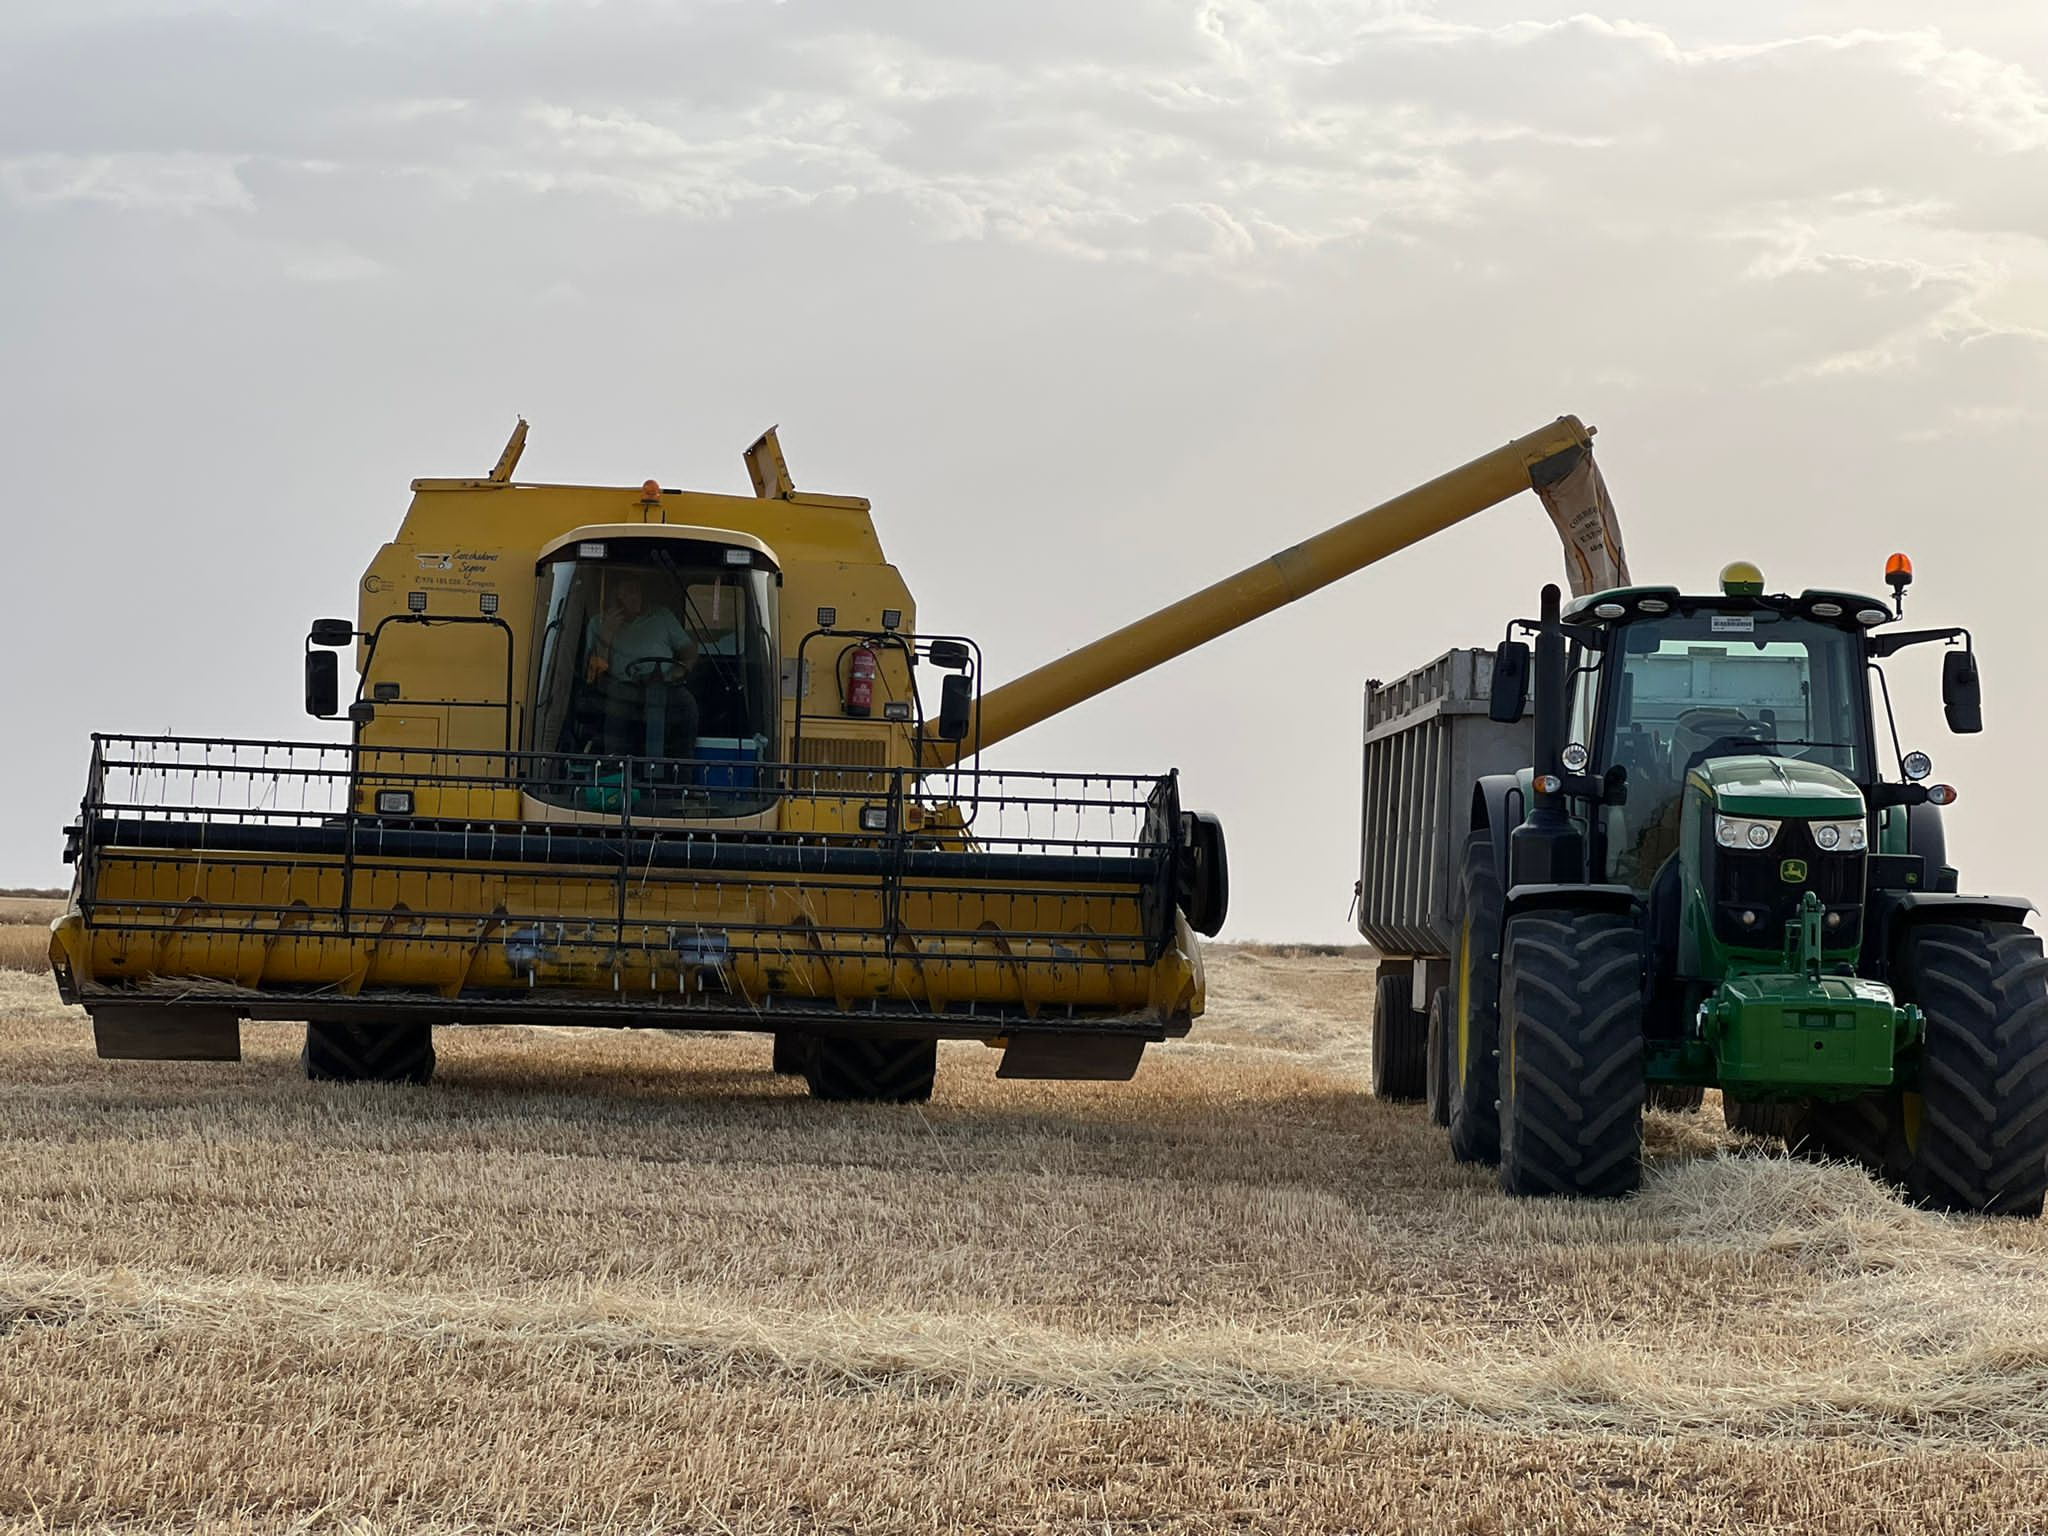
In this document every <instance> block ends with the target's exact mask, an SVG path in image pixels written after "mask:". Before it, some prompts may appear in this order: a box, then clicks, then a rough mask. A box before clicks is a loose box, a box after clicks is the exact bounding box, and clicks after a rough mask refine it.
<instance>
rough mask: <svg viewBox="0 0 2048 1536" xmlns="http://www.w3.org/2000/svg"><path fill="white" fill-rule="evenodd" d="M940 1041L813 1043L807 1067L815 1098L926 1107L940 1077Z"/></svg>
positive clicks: (833, 1041)
mask: <svg viewBox="0 0 2048 1536" xmlns="http://www.w3.org/2000/svg"><path fill="white" fill-rule="evenodd" d="M938 1070H939V1043H938V1042H937V1041H936V1040H835V1039H830V1038H820V1039H816V1040H813V1041H812V1042H811V1048H810V1050H809V1051H808V1052H807V1053H806V1056H805V1059H804V1065H803V1075H804V1080H805V1081H806V1082H807V1083H808V1084H809V1085H810V1089H811V1097H812V1098H814V1099H832V1100H838V1101H867V1102H871V1103H881V1104H922V1103H924V1102H925V1101H926V1100H927V1099H929V1098H930V1097H931V1096H932V1084H933V1081H934V1080H935V1079H936V1078H937V1076H938Z"/></svg>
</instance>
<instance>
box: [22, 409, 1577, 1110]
mask: <svg viewBox="0 0 2048 1536" xmlns="http://www.w3.org/2000/svg"><path fill="white" fill-rule="evenodd" d="M525 431H526V428H525V424H524V423H523V422H522V423H521V424H520V426H519V428H518V430H517V431H515V433H514V434H513V437H512V440H511V442H510V443H508V444H507V446H506V450H505V452H504V454H503V456H502V457H501V458H500V459H499V462H498V465H497V467H496V469H495V470H493V472H492V473H491V474H490V475H489V476H487V477H485V478H482V479H474V480H418V481H415V482H414V483H413V492H414V495H413V501H412V506H411V509H410V511H409V512H408V513H407V515H406V518H405V521H404V524H403V526H402V527H401V529H400V531H399V534H398V537H397V539H396V540H395V541H394V542H393V543H390V544H387V545H386V546H385V547H384V548H383V549H382V550H381V551H380V552H379V554H378V555H377V557H376V558H375V560H373V561H372V562H371V564H370V568H369V570H368V571H367V573H366V574H365V575H364V577H363V579H362V583H361V597H360V605H359V611H358V614H357V617H356V618H355V619H353V620H347V619H323V620H320V621H318V622H316V623H315V624H314V625H313V626H312V630H311V633H310V635H309V636H308V641H307V652H306V706H307V709H308V710H309V712H310V713H312V714H313V715H315V716H318V717H320V718H323V719H337V720H345V721H346V722H347V724H348V727H349V731H350V740H349V741H348V742H347V743H346V744H308V743H294V742H271V741H253V740H198V739H185V738H169V739H166V738H141V737H130V736H100V737H96V738H95V739H94V744H93V753H92V763H91V770H90V777H89V780H88V784H87V789H86V794H85V799H84V805H83V810H82V814H81V817H80V820H79V822H78V824H77V825H76V826H75V827H73V828H72V829H70V833H71V843H70V850H69V857H70V858H72V859H73V860H74V861H75V862H76V865H77V880H76V886H75V895H74V900H73V904H72V907H71V909H70V911H69V912H68V913H67V914H66V915H65V916H64V917H63V918H61V919H59V921H58V923H57V924H56V926H55V930H54V934H53V940H52V946H51V950H52V959H53V963H54V966H55V969H56V974H57V978H58V984H59V986H60V988H61V989H62V991H63V993H64V995H65V997H67V998H68V999H70V1000H72V1001H75V1002H80V1003H83V1004H84V1005H85V1007H86V1008H87V1009H88V1010H89V1011H90V1012H91V1014H92V1017H93V1022H94V1029H95V1034H96V1038H97V1042H98V1046H99V1050H100V1053H101V1054H102V1055H104V1056H110V1057H139V1058H155V1059H233V1058H235V1057H237V1056H238V1055H239V1051H240V1031H239V1026H240V1021H241V1020H243V1019H303V1020H305V1021H307V1031H306V1055H305V1059H306V1067H307V1070H308V1072H309V1074H310V1075H312V1076H313V1077H316V1078H323V1079H331V1080H380V1081H414V1082H423V1081H425V1080H426V1079H427V1078H428V1077H429V1076H430V1075H431V1073H432V1070H433V1065H434V1052H433V1035H432V1031H433V1028H434V1027H435V1026H437V1025H453V1024H462V1023H512V1022H525V1023H543V1024H555V1025H563V1024H574V1025H625V1026H642V1027H657V1028H666V1029H720V1030H730V1029H745V1030H757V1031H763V1032H767V1033H770V1034H772V1035H773V1036H774V1037H775V1060H776V1065H777V1067H778V1069H780V1070H784V1071H788V1072H795V1073H801V1074H802V1075H803V1076H804V1077H805V1078H806V1079H807V1080H808V1083H809V1086H810V1088H811V1091H812V1093H813V1094H814V1095H816V1096H819V1097H823V1098H862V1099H893V1100H912V1099H920V1098H923V1097H926V1096H927V1095H928V1094H929V1093H930V1092H931V1087H932V1076H933V1067H934V1062H935V1043H936V1041H938V1040H939V1039H941V1038H969V1039H980V1040H985V1041H987V1042H989V1043H990V1044H992V1045H997V1046H1000V1047H1002V1048H1003V1052H1004V1054H1003V1059H1002V1064H1001V1067H1000V1071H1001V1073H1002V1074H1003V1075H1006V1076H1011V1077H1094V1078H1123V1077H1128V1076H1129V1075H1130V1074H1131V1073H1132V1072H1133V1071H1134V1070H1135V1069H1136V1067H1137V1064H1138V1061H1139V1058H1140V1056H1141V1054H1142V1052H1143V1050H1144V1047H1145V1045H1146V1044H1147V1043H1148V1042H1151V1041H1156V1040H1163V1039H1166V1038H1168V1037H1171V1036H1176V1035H1181V1034H1184V1033H1186V1031H1187V1029H1188V1027H1189V1025H1190V1023H1191V1021H1192V1020H1193V1019H1194V1018H1195V1016H1196V1015H1198V1014H1199V1013H1200V1012H1201V1010H1202V1002H1203V993H1202V967H1201V959H1200V954H1199V949H1198V946H1197V943H1196V940H1195V938H1194V934H1195V933H1204V934H1213V933H1215V932H1216V931H1217V930H1218V929H1219V928H1220V926H1221V925H1222V922H1223V918H1224V913H1225V908H1226V904H1227V894H1228V878H1227V872H1226V866H1225V856H1224V844H1223V834H1222V829H1221V827H1220V826H1219V825H1218V823H1217V822H1216V820H1215V818H1213V817H1210V816H1205V815H1201V814H1198V813H1195V812H1191V811H1188V810H1185V809H1183V807H1182V804H1181V794H1180V785H1179V781H1178V779H1177V777H1176V775H1175V774H1173V773H1164V774H1151V775H1137V776H1132V775H1105V774H1100V773H1090V774H1085V775H1082V774H1052V773H1028V772H1009V771H1004V772H997V771H993V770H988V769H984V768H982V767H981V766H980V760H979V755H978V754H979V752H980V750H981V749H982V748H983V747H986V746H989V745H992V744H993V743H995V742H997V741H999V740H1002V739H1004V738H1005V737H1008V736H1010V735H1013V734H1015V733H1016V732H1017V731H1020V730H1023V729H1025V728H1026V727H1028V726H1029V725H1031V724H1033V723H1035V722H1036V721H1039V720H1042V719H1044V718H1046V717H1047V716H1049V715H1051V714H1054V713H1057V712H1058V711H1060V710H1063V709H1065V708H1068V707H1070V706H1071V705H1073V704H1075V703H1078V702H1080V701H1082V700H1084V699H1087V698H1089V697H1092V696H1093V695H1095V694H1097V693H1100V692H1102V691H1103V690H1104V689H1107V688H1110V687H1113V686H1115V685H1116V684H1117V683H1119V682H1122V681H1124V680H1125V679H1127V678H1130V677H1132V676H1135V675H1136V674H1138V673H1140V672H1142V671H1144V670H1146V669H1147V668H1149V667H1152V666H1155V665H1157V664H1158V663H1159V662H1161V661H1164V660H1167V659H1168V658H1170V657H1172V656H1175V655H1178V654H1181V653H1183V652H1185V651H1187V650H1190V649H1192V648H1193V647H1195V646H1197V645H1200V644H1202V643H1204V642H1205V641H1207V640H1209V639H1212V638H1214V637H1215V636H1217V635H1220V634H1223V633H1225V632H1226V631H1228V630H1230V629H1233V628H1235V627H1237V626H1238V625H1240V624H1243V623H1246V622H1248V621H1249V620H1251V619H1253V618H1256V617H1258V616H1259V615H1261V614H1263V613H1267V612H1270V611H1271V610H1273V609H1274V608H1277V607H1279V606H1281V605H1282V604H1284V603H1288V602H1291V601H1293V600H1295V599H1297V598H1299V597H1302V596H1305V595H1306V594H1308V593H1309V592H1312V591H1315V590H1317V589H1318V588H1320V587H1322V586H1324V585H1327V584H1328V583H1329V582H1332V581H1335V580H1337V579H1338V578H1339V577H1341V576H1344V575H1346V574H1348V573H1349V572H1351V571H1355V570H1357V569H1359V568H1360V567H1362V566H1364V565H1367V564H1370V563H1371V562H1372V561H1374V560H1377V559H1379V558H1381V557H1382V556H1384V555H1387V554H1390V553H1392V552H1394V551H1395V550H1398V549H1400V548H1403V547H1405V546H1406V545H1408V544H1410V543H1413V542H1415V541H1416V540H1418V539H1421V538H1424V537H1427V536H1428V535H1429V534H1431V533H1433V532H1435V531H1437V530H1439V529H1441V528H1443V527H1446V526H1448V525H1450V524H1452V523H1454V522H1457V521H1459V520H1461V519H1462V518H1465V517H1467V516H1470V515H1472V514H1473V513H1475V512H1478V511H1480V510H1482V509H1483V508H1485V507H1487V506H1491V505H1493V504H1494V503H1496V502H1498V501H1501V500H1504V499H1506V498H1507V497H1509V496H1511V495H1513V494H1515V493H1516V492H1517V491H1520V490H1524V489H1528V488H1530V487H1531V486H1532V484H1533V485H1535V486H1536V488H1537V489H1538V490H1539V491H1541V492H1542V493H1543V494H1544V495H1545V497H1546V500H1547V501H1549V502H1550V504H1551V507H1552V510H1553V513H1554V515H1556V516H1557V517H1558V518H1559V525H1560V528H1561V529H1563V530H1564V531H1565V534H1566V538H1567V546H1568V549H1571V550H1573V551H1574V552H1575V553H1576V555H1577V557H1578V558H1579V559H1581V560H1583V559H1585V558H1587V552H1588V551H1589V550H1590V551H1593V552H1594V553H1596V554H1597V553H1598V552H1599V551H1600V550H1601V548H1602V547H1603V545H1604V544H1607V543H1611V542H1612V535H1611V519H1608V518H1606V517H1605V516H1604V515H1603V513H1604V496H1603V495H1602V494H1601V493H1600V489H1599V485H1598V478H1597V473H1596V472H1595V471H1594V470H1593V467H1592V462H1591V457H1590V453H1589V442H1590V433H1589V432H1588V431H1587V429H1585V428H1583V427H1582V426H1580V425H1579V423H1578V422H1577V421H1576V420H1574V419H1572V418H1569V417H1566V418H1562V419H1561V420H1559V421H1558V422H1557V423H1555V424H1554V425H1552V426H1550V427H1547V428H1545V429H1543V430H1542V431H1540V432H1537V433H1534V434H1531V435H1530V436H1528V437H1525V438H1522V439H1520V440H1518V441H1516V442H1514V443H1510V444H1508V445H1507V446H1506V447H1504V448H1502V449H1499V450H1497V451H1495V452H1493V453H1491V454H1488V455H1486V456H1485V457H1483V458H1481V459H1478V460H1475V461H1473V462H1472V463H1471V464H1468V465H1465V466H1464V467H1462V468H1461V469H1458V470H1454V471H1452V472H1451V473H1450V474H1448V475H1445V476H1443V477H1441V478H1440V479H1438V480H1435V481H1432V482H1430V483H1429V484H1428V485H1425V486H1423V487H1421V488H1419V489H1417V490H1415V491H1411V492H1409V493H1407V494H1406V495H1403V496H1400V497H1397V498H1395V499H1394V500H1393V501H1390V502H1388V503H1386V504H1384V505H1383V506H1381V507H1378V508H1375V509H1373V510H1372V511H1369V512H1366V513H1362V514H1360V515H1359V516H1357V517H1355V518H1352V519H1350V520H1349V521H1347V522H1345V523H1343V524H1340V525H1339V526H1337V527H1335V528H1333V529H1331V530H1329V531H1328V532H1326V533H1323V534H1321V535H1319V536H1317V537H1316V538H1314V539H1311V540H1309V541H1308V542H1306V543H1303V544H1300V545H1297V546H1295V547H1293V548H1291V549H1288V550H1285V551H1283V552H1282V553H1280V554H1279V555H1276V556H1274V557H1273V558H1272V559H1271V560H1267V561H1264V562H1261V563H1260V564H1259V565H1257V566H1254V567H1252V568H1251V569H1249V570H1247V571H1244V572H1241V573H1240V574H1238V575H1236V576H1233V577H1231V578H1229V579H1227V580H1225V581H1223V582H1220V583H1218V584H1217V585H1215V586H1213V587H1210V588H1208V589H1206V590H1205V591H1203V592H1200V593H1197V594H1195V595H1194V596H1192V597H1189V598H1187V599H1184V600H1183V601H1181V602H1179V603H1175V604H1173V605H1171V606H1170V607H1168V608H1166V609H1163V610H1161V611H1160V612H1159V613H1157V614H1154V615H1152V616H1151V617H1150V618H1147V619H1144V620H1141V621H1140V622H1138V623H1136V624H1133V625H1131V626H1129V627H1128V628H1126V629H1123V630H1120V631H1118V632H1117V633H1115V634H1113V635H1110V636H1108V637H1106V638H1104V639H1102V640H1098V641H1096V642H1094V643H1093V644H1091V645H1088V646H1084V647H1082V648H1081V649H1080V650H1077V651H1074V652H1072V653H1070V654H1069V655H1067V656H1065V657H1063V658H1061V659H1060V660H1058V661H1055V662H1053V663H1051V664H1049V665H1047V666H1045V667H1043V668H1041V669H1039V670H1038V671H1036V672H1033V673H1030V674H1027V675H1026V676H1024V677H1022V678H1019V679H1018V680H1016V681H1014V682H1012V683H1010V684H1008V685H1007V686H1004V687H1001V688H996V689H993V690H990V691H988V692H987V693H985V694H984V693H983V692H982V689H981V678H982V670H983V669H982V659H981V653H980V651H979V648H978V647H977V646H976V645H975V643H974V642H973V641H972V640H971V639H969V638H967V637H964V636H955V635H936V634H930V633H926V632H923V631H921V630H920V629H919V628H918V625H917V614H916V609H915V606H914V604H913V603H912V600H911V596H910V593H909V591H908V589H907V588H906V587H905V585H904V583H903V580H902V578H901V577H900V576H899V575H898V573H897V571H896V569H895V567H894V566H892V565H890V564H889V563H887V561H886V560H885V559H884V558H883V553H882V548H881V545H880V543H879V541H878V539H877V537H876V534H875V528H874V523H873V521H872V519H871V517H870V516H869V511H868V503H867V502H865V501H863V500H860V499H857V498H853V497H844V496H821V495H816V494H812V493H809V492H804V491H799V490H797V489H796V487H795V486H794V484H793V483H792V481H791V479H790V475H789V471H788V468H787V466H786V464H785V463H784V460H783V457H782V453H781V449H780V447H779V445H778V444H777V442H776V439H775V435H774V433H772V432H770V433H768V434H766V435H764V436H763V437H762V438H761V439H760V440H759V441H758V442H756V443H755V444H754V445H753V447H752V448H750V449H749V450H748V452H747V455H746V460H747V466H748V470H749V472H750V475H751V477H752V480H753V486H754V492H755V494H754V495H753V496H752V497H742V496H727V495H716V494H710V493H700V492H679V491H674V490H668V489H664V488H663V487H662V486H660V485H659V484H658V483H657V482H655V481H652V480H650V481H647V482H646V483H645V484H644V485H640V486H636V487H629V488H607V487H593V486H570V485H538V484H528V483H523V482H517V481H515V480H513V478H512V475H513V470H514V468H515V466H516V464H517V461H518V459H519V456H520V453H521V450H522V448H523V445H524V440H525ZM345 648H351V649H353V652H354V660H355V671H356V680H355V686H354V688H353V690H352V692H351V693H350V695H349V696H348V697H347V698H346V699H344V698H343V697H342V694H341V689H340V676H341V668H340V664H339V652H340V651H341V650H342V649H345ZM934 674H936V678H937V681H938V686H937V688H936V690H935V692H936V695H937V699H936V710H935V712H934V713H932V714H930V715H927V712H926V702H925V701H926V697H927V690H924V689H920V687H919V679H920V678H922V677H932V676H933V675H934Z"/></svg>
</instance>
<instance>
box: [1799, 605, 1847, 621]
mask: <svg viewBox="0 0 2048 1536" xmlns="http://www.w3.org/2000/svg"><path fill="white" fill-rule="evenodd" d="M1806 611H1807V612H1808V613H1810V614H1812V615H1813V616H1814V617H1815V618H1816V619H1839V618H1840V617H1841V616H1842V605H1841V604H1840V603H1830V602H1825V601H1823V602H1818V603H1815V604H1814V605H1813V606H1812V607H1810V608H1808V609H1807V610H1806Z"/></svg>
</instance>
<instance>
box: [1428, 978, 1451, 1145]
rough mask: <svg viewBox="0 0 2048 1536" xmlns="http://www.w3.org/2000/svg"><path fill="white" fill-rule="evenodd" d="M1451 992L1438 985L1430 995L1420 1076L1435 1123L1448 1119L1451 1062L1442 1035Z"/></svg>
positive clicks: (1449, 1119)
mask: <svg viewBox="0 0 2048 1536" xmlns="http://www.w3.org/2000/svg"><path fill="white" fill-rule="evenodd" d="M1450 1012H1451V993H1450V988H1448V987H1438V988H1437V989H1436V990H1435V991H1434V992H1432V993H1430V995H1429V1033H1428V1045H1427V1047H1426V1048H1427V1050H1428V1052H1429V1059H1428V1063H1427V1072H1426V1074H1425V1076H1424V1078H1423V1084H1422V1089H1423V1098H1424V1099H1425V1100H1426V1101H1427V1102H1428V1104H1429V1118H1430V1119H1431V1120H1432V1121H1433V1122H1434V1123H1435V1124H1437V1125H1449V1124H1450V1123H1451V1084H1450V1075H1451V1064H1450V1061H1449V1059H1448V1058H1447V1057H1446V1056H1445V1054H1444V1053H1445V1052H1446V1051H1447V1050H1449V1049H1450V1042H1449V1041H1448V1040H1446V1039H1445V1037H1444V1030H1445V1028H1446V1026H1447V1025H1448V1024H1449V1022H1450Z"/></svg>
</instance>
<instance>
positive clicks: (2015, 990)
mask: <svg viewBox="0 0 2048 1536" xmlns="http://www.w3.org/2000/svg"><path fill="white" fill-rule="evenodd" d="M1904 971H1905V975H1904V977H1903V980H1904V983H1905V986H1904V991H1905V993H1906V998H1907V1000H1908V1001H1909V1002H1914V1003H1918V1004H1919V1005H1920V1009H1921V1011H1922V1013H1924V1014H1925V1015H1926V1019H1927V1036H1926V1041H1925V1043H1924V1044H1923V1045H1922V1047H1921V1051H1920V1092H1919V1093H1918V1094H1917V1095H1913V1094H1898V1095H1894V1097H1895V1098H1896V1099H1897V1100H1898V1101H1899V1102H1900V1122H1901V1124H1900V1129H1901V1130H1902V1132H1903V1133H1904V1135H1903V1139H1904V1142H1905V1152H1906V1156H1905V1182H1906V1188H1907V1189H1908V1191H1910V1192H1911V1194H1912V1195H1913V1197H1914V1198H1915V1199H1916V1200H1918V1201H1920V1202H1921V1203H1922V1204H1925V1205H1930V1206H1933V1207H1935V1208H1936V1209H1938V1210H1946V1211H1981V1212H1985V1213H1987V1214H1990V1215H1997V1216H2038V1215H2040V1214H2041V1204H2042V1195H2043V1192H2044V1190H2048V959H2044V958H2043V957H2042V954H2041V940H2040V939H2039V938H2038V937H2037V936H2036V935H2035V934H2033V933H2031V932H2029V931H2028V930H2027V929H2026V928H2024V927H2022V926H2021V925H2020V924H2018V923H1996V922H1983V923H1970V924H1961V923H1954V924H1950V923H1939V924H1937V923H1929V924H1927V925H1926V926H1924V927H1921V928H1918V929H1916V930H1915V931H1914V932H1913V934H1912V937H1911V939H1910V940H1909V942H1908V945H1907V949H1906V953H1905V967H1904ZM1916 1101H1917V1102H1916Z"/></svg>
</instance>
